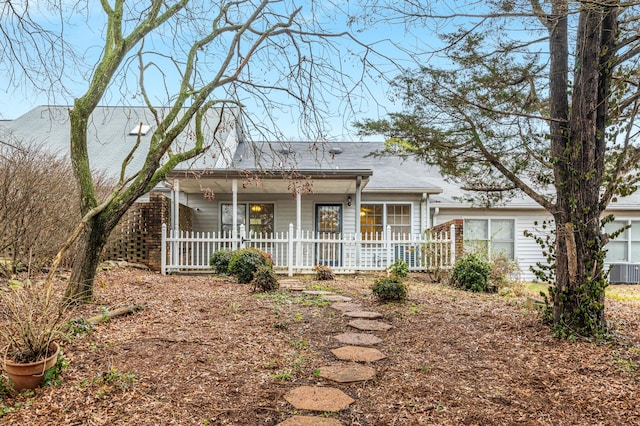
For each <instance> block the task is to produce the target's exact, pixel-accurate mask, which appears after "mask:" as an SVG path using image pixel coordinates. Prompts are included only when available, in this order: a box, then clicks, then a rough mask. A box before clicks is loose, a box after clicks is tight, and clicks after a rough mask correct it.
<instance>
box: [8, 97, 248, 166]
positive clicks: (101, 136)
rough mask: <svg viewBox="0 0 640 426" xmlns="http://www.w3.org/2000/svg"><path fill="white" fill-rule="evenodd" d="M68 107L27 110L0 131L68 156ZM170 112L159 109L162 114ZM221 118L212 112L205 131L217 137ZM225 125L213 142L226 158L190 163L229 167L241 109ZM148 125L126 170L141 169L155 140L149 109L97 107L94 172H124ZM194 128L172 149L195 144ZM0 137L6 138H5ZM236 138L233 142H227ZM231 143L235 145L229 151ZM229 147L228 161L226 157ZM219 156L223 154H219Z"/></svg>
mask: <svg viewBox="0 0 640 426" xmlns="http://www.w3.org/2000/svg"><path fill="white" fill-rule="evenodd" d="M70 108H71V107H70V106H50V105H49V106H40V107H37V108H34V109H33V110H31V111H29V112H27V113H26V114H24V115H22V116H21V117H18V118H16V119H15V120H7V121H2V122H0V128H2V129H3V130H4V131H5V132H9V133H10V134H11V135H10V137H11V138H14V139H18V140H21V141H24V142H25V143H33V144H35V146H37V147H39V148H42V149H47V150H49V151H50V152H52V153H55V154H59V155H63V156H68V155H69V150H70V148H69V140H70V127H69V109H70ZM167 111H168V110H167V109H163V108H160V107H159V108H158V112H159V115H160V116H162V115H163V114H165V113H166V112H167ZM220 118H221V110H220V109H210V110H209V111H208V113H207V115H206V117H205V126H204V127H205V132H210V133H211V134H213V132H214V130H215V129H216V126H217V124H218V123H219V120H220ZM222 118H223V125H221V126H220V127H219V128H218V130H219V132H218V133H217V134H216V137H215V141H216V143H217V144H218V145H219V146H220V147H221V151H222V153H223V155H218V156H217V157H215V158H214V157H211V158H207V157H206V156H201V157H200V158H198V159H194V160H192V161H191V165H195V166H196V167H202V166H204V165H205V164H212V165H213V166H216V165H227V164H228V163H230V160H231V157H232V149H233V148H235V145H236V143H237V138H238V134H239V130H240V129H239V126H238V125H237V120H238V118H237V109H233V108H225V110H224V115H223V116H222ZM141 123H142V124H143V125H147V126H149V128H148V131H147V132H146V133H144V134H141V135H140V147H139V149H138V150H137V151H136V153H135V154H134V155H133V158H132V160H131V163H130V164H129V165H128V167H127V172H128V173H131V172H134V171H137V170H139V169H140V167H141V166H142V165H143V164H144V160H145V157H146V154H147V149H148V147H149V144H150V141H151V136H152V134H153V131H154V130H155V129H156V123H155V121H154V119H153V116H152V114H151V112H150V111H149V109H148V108H146V107H142V106H137V107H136V106H115V107H114V106H99V107H97V108H96V109H95V111H94V112H93V114H91V117H90V122H89V126H88V132H87V137H88V141H87V149H88V151H89V160H90V164H91V168H92V169H93V170H94V171H97V172H103V173H105V174H106V175H107V176H108V177H112V178H113V177H117V176H119V174H120V169H121V164H122V161H123V160H124V159H125V158H126V156H127V155H128V154H129V152H130V151H131V149H132V148H133V146H134V144H135V142H136V139H137V136H138V130H139V127H140V124H141ZM193 133H194V131H193V128H192V127H188V128H187V129H185V131H183V132H182V134H181V135H180V136H179V137H178V139H177V140H176V141H175V142H174V144H173V145H172V149H173V150H174V151H178V150H181V149H184V148H185V147H189V146H192V145H193V142H192V136H193ZM2 137H7V136H6V135H2ZM228 139H232V141H228ZM230 143H232V144H233V147H229V146H227V145H229V144H230ZM225 149H226V150H227V151H228V152H226V159H225V155H224V153H225ZM218 152H219V151H218Z"/></svg>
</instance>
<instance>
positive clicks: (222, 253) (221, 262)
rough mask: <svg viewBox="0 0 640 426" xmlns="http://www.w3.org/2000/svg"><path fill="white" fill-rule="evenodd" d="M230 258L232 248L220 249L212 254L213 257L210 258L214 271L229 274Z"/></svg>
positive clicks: (210, 264)
mask: <svg viewBox="0 0 640 426" xmlns="http://www.w3.org/2000/svg"><path fill="white" fill-rule="evenodd" d="M230 260H231V251H230V250H218V251H217V252H215V253H213V254H212V255H211V259H209V266H211V267H212V268H213V271H214V272H215V273H216V274H228V273H229V261H230Z"/></svg>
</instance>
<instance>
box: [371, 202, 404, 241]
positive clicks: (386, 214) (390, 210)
mask: <svg viewBox="0 0 640 426" xmlns="http://www.w3.org/2000/svg"><path fill="white" fill-rule="evenodd" d="M387 226H391V232H392V233H395V234H396V235H398V234H410V233H411V204H362V205H361V206H360V231H361V232H362V234H363V236H364V238H366V239H370V240H373V239H380V238H382V236H383V235H384V232H385V229H386V227H387Z"/></svg>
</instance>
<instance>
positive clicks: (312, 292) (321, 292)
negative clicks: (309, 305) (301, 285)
mask: <svg viewBox="0 0 640 426" xmlns="http://www.w3.org/2000/svg"><path fill="white" fill-rule="evenodd" d="M302 293H303V294H310V295H312V296H327V295H329V294H334V293H332V292H330V291H325V290H304V291H303V292H302Z"/></svg>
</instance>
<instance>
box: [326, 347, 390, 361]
mask: <svg viewBox="0 0 640 426" xmlns="http://www.w3.org/2000/svg"><path fill="white" fill-rule="evenodd" d="M331 353H333V354H334V355H335V356H336V357H337V358H338V359H341V360H344V361H358V362H374V361H380V360H381V359H384V358H386V355H385V354H383V353H382V352H380V351H379V350H377V349H373V348H365V347H363V346H343V347H341V348H337V349H331Z"/></svg>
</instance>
